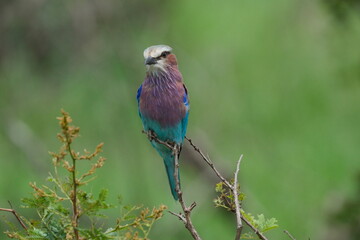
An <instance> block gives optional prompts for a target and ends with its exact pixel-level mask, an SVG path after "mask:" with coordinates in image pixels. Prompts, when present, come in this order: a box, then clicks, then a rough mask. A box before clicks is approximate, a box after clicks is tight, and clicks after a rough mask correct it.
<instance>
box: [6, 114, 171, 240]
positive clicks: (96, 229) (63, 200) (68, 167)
mask: <svg viewBox="0 0 360 240" xmlns="http://www.w3.org/2000/svg"><path fill="white" fill-rule="evenodd" d="M61 114H62V116H61V117H59V118H58V120H59V124H60V128H61V132H60V133H59V134H58V135H57V137H58V139H59V140H60V142H61V143H62V146H61V148H60V150H59V151H58V152H50V155H51V156H52V158H53V159H52V160H53V165H54V173H50V174H49V177H48V178H47V181H48V184H44V185H41V186H38V185H37V184H36V183H30V186H31V188H32V189H33V191H34V192H33V194H32V196H31V197H28V198H24V199H22V202H23V206H22V207H24V208H33V209H35V210H36V212H37V214H38V219H26V218H24V217H21V216H20V217H17V218H18V221H19V222H20V223H22V225H23V224H24V225H23V230H19V229H17V228H15V227H13V226H12V230H11V231H7V232H5V233H6V234H7V236H8V237H10V238H14V239H20V240H25V239H50V240H53V239H54V240H55V239H67V240H73V239H75V240H80V239H94V240H103V239H118V240H147V239H149V238H148V236H149V233H150V230H151V229H152V226H153V224H154V223H155V221H157V220H158V219H160V218H161V217H162V216H163V212H164V210H165V209H166V208H167V207H166V206H164V205H161V206H160V207H158V208H153V209H152V210H149V209H148V208H144V207H142V206H123V207H122V208H121V210H122V211H121V216H120V217H118V219H117V221H116V223H115V226H114V227H109V228H104V227H103V224H101V223H99V222H98V218H99V217H106V215H104V214H103V213H102V211H103V210H106V209H110V208H114V207H115V206H114V205H112V204H109V203H107V201H106V200H107V196H108V190H106V189H102V190H101V191H100V192H99V194H97V195H94V194H93V193H91V192H87V191H85V190H84V189H83V188H82V186H84V185H87V184H89V183H90V182H91V181H93V180H94V179H95V177H94V174H95V172H96V170H97V169H100V168H102V167H103V166H104V163H105V160H106V159H105V158H104V157H102V156H99V154H100V153H101V152H102V147H103V143H100V144H99V145H98V146H97V147H96V148H95V150H94V151H93V152H89V151H86V150H84V153H83V154H80V153H79V152H76V151H74V150H73V149H72V143H73V142H74V140H75V139H76V138H77V137H78V136H79V131H80V128H79V127H76V126H72V125H70V124H71V122H72V119H71V117H70V116H69V114H68V113H67V112H65V111H63V110H62V111H61ZM83 160H87V161H92V162H93V161H95V163H93V164H91V166H90V168H88V170H87V171H85V172H82V173H81V172H79V171H78V169H77V163H80V162H82V161H83ZM59 167H60V168H59ZM8 210H9V211H10V210H12V209H8ZM9 211H8V212H9ZM12 212H13V213H14V215H15V216H17V213H16V212H15V210H12ZM83 219H84V220H85V219H87V220H86V222H87V223H82V220H83ZM84 222H85V221H84Z"/></svg>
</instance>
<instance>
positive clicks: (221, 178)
mask: <svg viewBox="0 0 360 240" xmlns="http://www.w3.org/2000/svg"><path fill="white" fill-rule="evenodd" d="M185 138H186V140H188V141H189V143H190V145H191V146H192V147H193V148H194V150H195V151H196V152H198V153H199V154H200V156H201V157H202V158H203V159H204V160H205V162H206V163H207V164H208V165H209V166H210V167H211V168H212V169H213V170H214V172H215V174H216V175H217V176H218V177H219V179H220V180H221V181H222V182H223V183H225V185H226V186H227V187H229V188H230V190H231V191H232V192H233V194H234V196H237V194H235V189H236V187H234V186H236V185H235V184H234V186H233V185H231V184H230V183H229V182H228V181H227V180H226V179H225V178H224V177H223V176H222V175H221V174H220V173H219V171H218V170H217V169H216V168H215V166H214V164H213V163H212V162H211V161H210V160H209V158H207V157H206V156H205V155H204V153H203V152H202V151H201V150H200V149H199V148H198V147H197V146H196V145H195V144H194V143H193V142H192V140H191V139H190V138H188V137H185ZM241 159H242V155H241V156H240V159H239V161H238V165H237V167H239V168H240V161H241ZM236 172H238V169H237V170H236ZM236 172H235V173H236ZM235 179H237V177H235ZM236 181H237V180H236ZM236 191H237V190H236ZM236 202H237V203H238V202H239V201H236ZM239 210H240V207H239ZM240 217H241V219H242V221H244V222H245V223H246V225H248V226H249V227H250V228H251V229H252V230H253V232H254V233H255V234H256V235H257V236H258V237H259V238H260V239H261V240H268V239H267V238H266V237H265V236H264V234H262V233H261V232H260V231H259V230H258V229H257V228H256V227H254V226H253V225H252V224H251V223H250V222H249V221H248V220H247V219H246V218H245V217H244V216H243V215H241V212H240ZM237 223H238V221H237ZM237 226H238V225H237ZM237 236H238V235H236V237H237Z"/></svg>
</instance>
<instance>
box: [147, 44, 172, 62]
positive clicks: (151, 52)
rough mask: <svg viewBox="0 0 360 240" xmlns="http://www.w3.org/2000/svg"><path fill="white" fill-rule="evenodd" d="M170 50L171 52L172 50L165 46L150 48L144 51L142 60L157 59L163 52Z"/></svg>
mask: <svg viewBox="0 0 360 240" xmlns="http://www.w3.org/2000/svg"><path fill="white" fill-rule="evenodd" d="M171 50H172V48H171V47H169V46H167V45H155V46H151V47H148V48H147V49H145V50H144V58H145V59H146V58H148V57H153V58H156V57H159V56H160V55H161V53H162V52H164V51H167V52H171Z"/></svg>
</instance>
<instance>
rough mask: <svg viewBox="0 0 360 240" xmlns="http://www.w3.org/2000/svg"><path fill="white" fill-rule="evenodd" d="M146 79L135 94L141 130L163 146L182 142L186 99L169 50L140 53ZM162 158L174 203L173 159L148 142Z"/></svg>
mask: <svg viewBox="0 0 360 240" xmlns="http://www.w3.org/2000/svg"><path fill="white" fill-rule="evenodd" d="M144 58H145V65H146V70H147V71H146V77H145V80H144V82H143V83H142V84H141V86H140V87H139V89H138V91H137V101H138V107H139V115H140V118H141V120H142V123H143V126H144V130H145V131H147V132H148V131H151V132H153V133H155V135H156V137H157V138H158V139H160V140H162V141H164V142H172V143H174V144H177V145H178V146H180V149H181V145H182V143H183V142H184V138H185V134H186V127H187V124H188V116H189V98H188V93H187V90H186V87H185V85H184V83H183V80H182V76H181V73H180V71H179V69H178V65H177V60H176V56H175V55H174V54H173V53H172V48H171V47H169V46H166V45H156V46H151V47H148V48H147V49H145V51H144ZM151 145H152V146H153V147H154V148H155V149H156V151H157V152H158V153H159V154H160V156H161V157H162V158H163V160H164V163H165V168H166V173H167V176H168V179H169V183H170V188H171V193H172V195H173V197H174V199H175V200H178V195H177V192H176V181H175V178H174V169H175V163H174V156H173V154H172V150H171V149H169V148H168V147H166V146H164V145H162V144H159V143H157V142H155V141H154V140H152V141H151Z"/></svg>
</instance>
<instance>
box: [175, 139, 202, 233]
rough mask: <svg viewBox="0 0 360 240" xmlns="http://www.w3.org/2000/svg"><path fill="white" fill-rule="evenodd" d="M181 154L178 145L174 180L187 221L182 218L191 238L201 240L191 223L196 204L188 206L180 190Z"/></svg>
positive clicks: (176, 146)
mask: <svg viewBox="0 0 360 240" xmlns="http://www.w3.org/2000/svg"><path fill="white" fill-rule="evenodd" d="M179 153H180V146H179V145H176V144H175V146H174V148H173V154H174V159H175V169H174V178H175V182H176V193H177V194H178V197H179V203H180V205H181V208H182V209H183V211H184V216H185V221H184V218H180V217H179V218H180V219H181V220H182V221H183V223H184V224H185V227H186V228H187V230H189V232H190V234H191V236H192V237H193V238H194V239H195V240H201V238H200V236H199V234H198V233H197V231H196V229H195V226H194V224H193V223H192V221H191V217H190V215H191V211H192V210H193V209H194V208H195V207H196V203H195V202H193V203H192V204H191V205H190V206H189V207H187V206H186V204H185V202H184V200H183V197H182V191H181V189H180V181H179Z"/></svg>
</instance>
